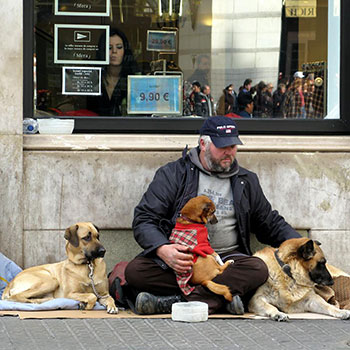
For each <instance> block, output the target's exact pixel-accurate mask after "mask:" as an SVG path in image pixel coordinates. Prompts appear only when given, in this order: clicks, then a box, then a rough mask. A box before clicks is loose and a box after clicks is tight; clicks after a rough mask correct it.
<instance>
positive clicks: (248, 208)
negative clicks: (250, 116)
mask: <svg viewBox="0 0 350 350" xmlns="http://www.w3.org/2000/svg"><path fill="white" fill-rule="evenodd" d="M241 144H242V142H241V140H240V138H239V135H238V129H237V125H236V124H235V122H234V121H233V120H232V119H231V118H228V117H223V116H215V117H210V118H208V119H206V120H205V122H204V124H203V126H202V128H201V130H200V138H199V145H198V147H196V148H193V149H191V150H190V151H189V152H188V150H187V148H186V149H185V150H184V152H183V156H182V157H181V158H180V159H178V160H176V161H174V162H170V163H168V164H166V165H165V166H163V167H161V168H160V169H159V170H158V171H157V172H156V174H155V177H154V179H153V181H152V182H151V184H150V185H149V187H148V189H147V191H146V192H145V194H144V195H143V197H142V199H141V201H140V203H139V204H138V205H137V207H136V208H135V213H134V220H133V229H134V236H135V239H136V241H137V242H138V244H139V245H140V246H141V247H142V248H143V249H144V251H143V252H142V253H141V254H140V255H139V256H137V257H136V258H135V259H134V260H132V261H131V262H130V263H129V264H128V266H127V267H126V270H125V277H126V280H127V282H128V286H129V287H130V289H131V291H132V293H131V294H132V295H131V296H130V297H131V298H133V300H134V302H135V310H136V312H137V313H139V314H152V313H170V312H171V305H172V304H173V303H174V302H178V301H180V300H187V301H202V302H205V303H207V304H208V306H209V313H211V314H212V313H214V312H217V311H219V310H220V309H222V308H223V307H226V310H227V311H228V312H230V313H232V314H243V313H244V303H246V302H247V301H248V300H249V298H250V297H251V296H252V294H253V293H254V291H255V290H256V289H257V288H258V287H259V286H260V285H261V284H263V283H264V282H265V281H266V279H267V277H268V271H267V267H266V265H265V263H264V262H263V261H262V260H261V259H259V258H257V257H253V256H251V254H252V252H251V249H250V233H251V232H252V233H254V234H255V235H256V236H257V238H258V240H259V241H260V242H262V243H265V244H270V245H272V246H274V247H278V246H279V245H280V244H281V243H282V242H283V241H285V240H286V239H289V238H294V237H300V235H299V234H298V233H297V232H296V231H295V230H294V229H293V228H292V227H291V226H290V225H289V224H288V223H287V222H286V221H285V220H284V218H283V217H282V216H280V215H279V214H278V212H277V211H275V210H272V208H271V205H270V203H269V202H268V200H267V199H266V197H265V196H264V193H263V191H262V188H261V186H260V184H259V180H258V177H257V175H256V174H254V173H253V172H251V171H248V170H246V169H244V168H242V167H240V166H239V164H238V162H237V159H236V158H235V157H236V153H237V145H241ZM197 195H206V196H208V197H209V198H210V199H211V200H213V202H214V203H215V205H216V212H215V214H216V216H217V218H218V221H219V222H218V223H217V224H216V225H207V228H208V233H209V237H210V243H211V245H212V247H213V249H214V250H215V251H216V252H217V253H219V254H220V256H221V258H222V260H223V261H224V262H225V261H227V260H229V259H233V260H234V263H233V264H230V265H229V267H228V268H227V269H226V270H225V271H224V273H222V274H221V275H219V276H217V277H215V278H214V279H213V281H214V282H217V283H221V284H225V285H227V286H229V288H230V291H231V293H232V295H233V296H234V298H233V301H232V302H231V303H227V302H226V300H225V299H224V298H223V297H222V296H220V295H217V294H214V293H212V292H211V291H209V290H208V289H206V288H205V287H203V286H201V285H197V286H195V289H194V290H193V291H192V292H191V294H189V295H187V296H186V297H185V296H184V295H181V290H180V288H179V286H178V284H177V281H176V274H175V272H177V273H183V272H186V271H188V270H190V269H191V266H192V264H193V263H192V254H190V253H189V250H188V248H187V247H185V246H183V245H180V244H170V242H169V239H168V238H169V236H170V234H171V230H172V229H173V227H174V226H175V221H176V218H177V217H178V215H179V212H180V210H181V208H182V207H183V206H184V205H185V203H187V202H188V200H189V199H191V198H193V197H195V196H197Z"/></svg>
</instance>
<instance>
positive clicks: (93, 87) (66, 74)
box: [62, 67, 101, 95]
mask: <svg viewBox="0 0 350 350" xmlns="http://www.w3.org/2000/svg"><path fill="white" fill-rule="evenodd" d="M62 95H101V68H99V67H63V68H62Z"/></svg>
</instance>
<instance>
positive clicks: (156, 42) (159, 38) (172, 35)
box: [147, 30, 176, 53]
mask: <svg viewBox="0 0 350 350" xmlns="http://www.w3.org/2000/svg"><path fill="white" fill-rule="evenodd" d="M147 50H148V51H158V52H168V53H176V31H165V30H148V31H147Z"/></svg>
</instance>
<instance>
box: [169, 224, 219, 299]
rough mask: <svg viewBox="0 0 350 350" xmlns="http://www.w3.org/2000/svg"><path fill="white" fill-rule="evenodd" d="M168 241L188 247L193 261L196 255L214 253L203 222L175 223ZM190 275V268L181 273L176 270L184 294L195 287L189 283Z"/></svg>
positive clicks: (177, 279) (204, 255)
mask: <svg viewBox="0 0 350 350" xmlns="http://www.w3.org/2000/svg"><path fill="white" fill-rule="evenodd" d="M169 241H170V242H171V243H177V244H182V245H184V246H186V247H189V248H190V252H191V253H192V254H193V262H196V260H197V258H198V255H200V256H203V257H206V256H207V255H208V254H213V253H214V250H213V248H212V247H211V246H210V244H209V241H208V230H207V228H206V227H205V226H204V225H203V224H189V225H185V224H179V223H176V225H175V227H174V228H173V230H172V232H171V235H170V237H169ZM191 277H192V269H191V270H190V271H188V272H186V273H181V274H179V273H177V272H176V281H177V283H178V285H179V287H180V289H181V290H182V292H183V293H184V294H185V295H188V294H190V293H191V292H192V291H193V290H194V288H195V287H193V286H191V285H190V284H189V280H190V279H191Z"/></svg>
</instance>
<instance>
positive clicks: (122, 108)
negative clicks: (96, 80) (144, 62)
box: [87, 28, 138, 116]
mask: <svg viewBox="0 0 350 350" xmlns="http://www.w3.org/2000/svg"><path fill="white" fill-rule="evenodd" d="M105 45H106V38H104V37H102V38H101V40H100V42H99V52H100V53H103V52H105V51H106V48H105ZM137 71H138V68H137V64H136V61H135V59H134V56H133V54H132V51H131V48H130V45H129V42H128V40H127V38H126V36H125V34H124V33H123V32H122V31H120V30H119V29H115V28H111V30H110V36H109V65H108V66H107V67H105V68H104V69H103V71H102V82H101V96H89V97H88V101H87V105H88V109H90V110H92V111H94V112H96V113H97V114H99V115H104V116H114V115H118V116H121V115H126V104H127V102H126V98H127V79H128V75H132V74H135V73H136V72H137Z"/></svg>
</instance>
